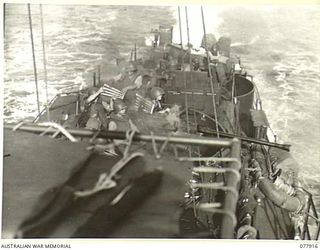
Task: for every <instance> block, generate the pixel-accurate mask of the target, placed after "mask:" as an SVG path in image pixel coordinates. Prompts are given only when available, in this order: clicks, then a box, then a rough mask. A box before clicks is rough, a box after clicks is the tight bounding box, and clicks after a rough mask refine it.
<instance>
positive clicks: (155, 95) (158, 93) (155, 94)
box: [150, 87, 164, 101]
mask: <svg viewBox="0 0 320 250" xmlns="http://www.w3.org/2000/svg"><path fill="white" fill-rule="evenodd" d="M163 95H164V90H163V89H162V88H160V87H153V88H152V89H151V90H150V97H151V99H152V100H158V101H159V100H161V98H162V96H163Z"/></svg>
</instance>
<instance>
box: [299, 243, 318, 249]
mask: <svg viewBox="0 0 320 250" xmlns="http://www.w3.org/2000/svg"><path fill="white" fill-rule="evenodd" d="M300 248H304V249H311V248H314V249H315V248H319V246H318V244H317V243H316V244H310V243H302V244H300Z"/></svg>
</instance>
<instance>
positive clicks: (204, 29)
mask: <svg viewBox="0 0 320 250" xmlns="http://www.w3.org/2000/svg"><path fill="white" fill-rule="evenodd" d="M201 15H202V25H203V32H204V44H205V50H206V53H207V61H208V72H209V80H210V87H211V92H212V104H213V110H214V117H215V119H216V121H218V115H217V108H216V101H215V96H214V89H213V82H212V72H211V67H210V57H209V51H208V47H207V33H206V26H205V23H204V15H203V8H202V6H201ZM216 131H217V137H218V138H219V137H220V135H219V126H218V123H217V122H216Z"/></svg>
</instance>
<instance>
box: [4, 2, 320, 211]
mask: <svg viewBox="0 0 320 250" xmlns="http://www.w3.org/2000/svg"><path fill="white" fill-rule="evenodd" d="M43 11H44V27H45V39H46V52H47V57H48V58H47V64H48V65H47V68H48V80H49V84H48V86H49V99H51V98H53V97H54V96H55V94H56V93H59V92H61V91H69V90H72V89H79V88H80V86H82V85H83V83H86V84H88V85H90V84H92V73H93V71H96V69H97V66H98V65H105V66H104V68H103V69H102V71H104V72H105V73H106V74H108V75H112V74H116V73H117V72H116V60H117V59H119V58H125V59H128V58H129V56H130V52H131V50H132V48H133V46H134V44H137V46H138V48H139V45H142V44H145V39H146V37H147V36H148V35H149V34H150V31H151V30H152V29H154V28H157V27H158V25H159V24H162V25H175V28H174V31H175V32H174V41H175V42H177V43H180V37H179V29H178V24H177V19H178V15H177V8H176V7H161V6H130V7H128V6H57V5H46V6H44V9H43ZM32 12H33V18H34V33H35V44H36V56H37V58H36V59H37V63H38V65H39V69H38V70H39V72H38V73H39V89H40V93H39V94H40V105H41V107H44V105H45V91H44V90H45V85H44V81H43V71H42V69H41V68H42V67H41V65H42V54H41V52H42V50H41V39H40V28H39V10H38V9H37V7H36V6H32ZM204 12H205V17H206V20H205V22H206V25H207V26H206V28H207V33H214V34H215V35H216V37H217V38H219V36H223V35H227V36H230V37H231V38H232V41H233V44H232V50H233V52H234V53H236V54H237V55H239V56H241V60H242V62H243V65H244V66H245V67H246V69H247V70H248V73H250V74H252V75H254V76H255V82H256V84H257V85H258V88H259V90H260V91H261V96H262V100H263V105H264V109H265V110H266V112H267V115H268V118H269V122H270V123H271V126H272V128H273V129H274V130H275V132H276V134H277V135H278V140H279V142H285V143H292V152H293V155H295V157H296V159H297V160H298V162H299V164H300V172H301V176H302V179H304V180H305V182H306V183H307V184H308V185H309V187H311V188H312V190H313V193H314V194H318V193H320V187H319V181H318V180H319V179H320V174H319V173H320V166H319V164H318V163H319V162H320V153H319V148H320V133H319V131H320V117H319V113H320V110H319V107H320V103H319V100H320V98H319V93H320V82H319V81H320V80H319V62H320V58H319V55H320V48H319V44H320V35H319V34H318V33H317V32H315V31H316V30H320V27H319V24H320V16H319V15H320V14H319V13H320V11H319V7H318V6H314V7H305V8H304V7H297V8H294V7H290V8H289V7H256V6H255V7H248V8H240V7H236V8H235V7H232V6H231V7H227V6H219V7H217V6H210V7H206V8H204ZM188 14H189V25H190V34H191V37H190V42H191V43H192V44H193V45H194V46H196V47H197V46H199V45H200V43H201V39H202V35H203V28H202V21H201V12H200V7H199V6H195V7H194V8H191V7H189V8H188ZM181 17H182V27H183V36H182V39H183V43H184V44H186V42H187V35H186V34H187V31H186V20H185V12H184V9H183V8H181ZM5 25H6V26H5V27H6V29H5V30H6V33H5V43H4V45H5V51H4V56H5V85H4V102H5V107H4V118H5V120H6V121H10V122H13V121H19V120H21V119H27V120H32V118H34V117H35V116H36V114H37V108H36V105H35V103H36V97H35V83H34V76H33V65H32V55H31V45H30V34H29V27H28V19H27V6H26V5H21V4H8V6H7V8H6V22H5ZM317 202H318V207H320V199H318V200H317Z"/></svg>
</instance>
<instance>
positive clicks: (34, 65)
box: [28, 3, 40, 114]
mask: <svg viewBox="0 0 320 250" xmlns="http://www.w3.org/2000/svg"><path fill="white" fill-rule="evenodd" d="M28 15H29V26H30V36H31V47H32V58H33V70H34V78H35V83H36V94H37V105H38V114H40V102H39V89H38V76H37V65H36V58H35V54H34V43H33V32H32V19H31V10H30V4H29V3H28Z"/></svg>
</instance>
